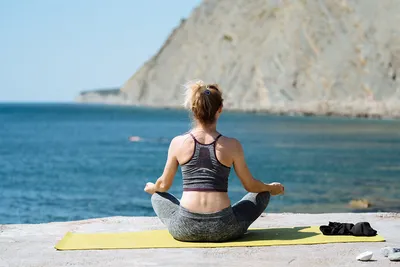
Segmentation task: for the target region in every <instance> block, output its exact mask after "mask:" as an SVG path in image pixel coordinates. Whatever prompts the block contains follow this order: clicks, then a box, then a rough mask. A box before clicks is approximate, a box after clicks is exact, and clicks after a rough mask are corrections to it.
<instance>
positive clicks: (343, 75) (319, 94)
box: [85, 0, 400, 117]
mask: <svg viewBox="0 0 400 267" xmlns="http://www.w3.org/2000/svg"><path fill="white" fill-rule="evenodd" d="M397 25H400V1H392V0H380V1H376V0H293V1H289V0H268V1H266V0H248V1H240V3H239V2H237V3H236V2H235V4H232V1H230V0H205V1H203V3H202V4H201V5H200V6H199V7H197V8H196V9H195V10H194V11H193V12H192V14H191V16H190V17H189V18H188V19H187V20H183V21H181V24H180V26H179V27H177V28H176V29H175V30H174V31H173V32H172V33H171V35H170V36H169V38H168V40H167V41H166V42H165V44H164V45H163V46H162V48H161V49H160V51H159V52H158V53H157V54H156V55H155V56H154V57H153V58H152V59H150V60H149V61H148V62H146V63H145V64H144V65H143V67H142V68H141V69H139V71H138V72H136V73H135V74H134V75H133V76H132V77H131V78H130V79H129V80H128V81H126V83H125V84H124V85H123V86H122V88H121V89H120V94H118V95H117V97H118V98H119V99H120V100H119V102H120V103H121V104H131V105H145V106H157V107H181V106H182V102H183V94H182V87H181V85H182V84H184V83H186V82H187V81H189V80H192V79H202V80H204V81H205V82H216V83H218V84H220V86H221V88H222V89H223V91H224V98H225V107H226V108H229V109H237V110H256V111H268V112H274V113H300V114H328V115H329V114H339V115H349V116H388V117H400V87H399V85H400V82H399V81H400V77H399V76H400V30H399V28H398V27H397ZM91 99H92V98H90V97H86V98H85V102H91ZM93 99H95V98H93ZM114 100H115V99H114ZM105 102H107V101H105ZM114 102H115V101H114ZM117 102H118V101H117Z"/></svg>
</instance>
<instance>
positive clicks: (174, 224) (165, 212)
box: [144, 81, 284, 242]
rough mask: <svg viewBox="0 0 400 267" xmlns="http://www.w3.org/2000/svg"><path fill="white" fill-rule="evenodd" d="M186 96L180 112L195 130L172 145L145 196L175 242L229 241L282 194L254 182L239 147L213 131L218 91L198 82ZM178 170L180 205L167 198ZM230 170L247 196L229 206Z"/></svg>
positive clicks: (219, 104) (281, 189)
mask: <svg viewBox="0 0 400 267" xmlns="http://www.w3.org/2000/svg"><path fill="white" fill-rule="evenodd" d="M186 90H187V95H186V99H185V106H186V107H187V108H189V109H190V110H191V112H192V115H193V119H194V127H193V129H192V130H191V131H189V132H188V133H186V134H183V135H179V136H176V137H175V138H173V139H172V141H171V144H170V147H169V150H168V159H167V162H166V165H165V168H164V172H163V174H162V176H161V177H160V178H158V179H157V181H156V182H155V183H147V184H146V186H145V189H144V190H145V191H146V192H147V193H149V194H151V195H152V197H151V202H152V205H153V208H154V211H155V213H156V214H157V216H158V217H159V218H160V220H161V221H162V222H163V223H164V224H165V225H166V226H167V228H168V231H169V232H170V233H171V235H172V236H173V237H174V238H175V239H177V240H180V241H205V242H222V241H228V240H234V239H236V238H239V237H240V236H242V235H243V234H244V233H245V232H246V231H247V229H248V228H249V226H250V225H251V224H252V223H253V222H254V221H255V220H256V219H257V218H258V217H259V216H260V215H261V213H262V212H263V211H264V210H265V208H266V207H267V205H268V202H269V199H270V196H271V195H272V196H273V195H279V194H283V193H284V187H283V185H282V184H280V183H270V184H265V183H263V182H261V181H259V180H257V179H255V178H253V176H252V175H251V173H250V171H249V169H248V167H247V164H246V161H245V158H244V153H243V149H242V145H241V144H240V142H239V141H238V140H237V139H235V138H230V137H227V136H222V135H221V134H220V133H219V132H218V131H217V122H218V119H219V117H220V115H221V112H222V107H223V99H222V93H221V90H220V88H219V87H218V85H216V84H209V85H207V84H204V83H203V82H201V81H199V82H195V83H192V84H189V85H187V89H186ZM179 165H180V166H181V169H182V176H183V194H182V198H181V200H180V201H179V200H178V199H176V198H175V197H174V196H173V195H171V194H169V193H167V191H168V189H169V188H170V187H171V185H172V182H173V179H174V176H175V174H176V172H177V170H178V166H179ZM231 166H233V167H234V170H235V172H236V174H237V176H238V177H239V179H240V181H241V183H242V184H243V187H244V188H245V189H246V190H247V191H248V192H249V193H248V194H247V195H245V196H244V197H243V199H242V200H240V201H239V202H238V203H236V204H234V205H231V202H230V199H229V197H228V193H227V191H228V176H229V173H230V169H231Z"/></svg>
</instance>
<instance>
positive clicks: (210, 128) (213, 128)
mask: <svg viewBox="0 0 400 267" xmlns="http://www.w3.org/2000/svg"><path fill="white" fill-rule="evenodd" d="M193 130H194V131H201V132H205V133H208V134H212V133H216V132H217V124H216V123H213V124H210V125H203V124H201V123H196V124H195V126H194V127H193Z"/></svg>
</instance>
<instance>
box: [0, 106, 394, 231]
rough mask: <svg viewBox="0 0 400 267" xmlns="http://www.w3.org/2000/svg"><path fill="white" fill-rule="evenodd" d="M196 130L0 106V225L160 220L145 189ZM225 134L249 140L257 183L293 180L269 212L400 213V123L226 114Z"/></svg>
mask: <svg viewBox="0 0 400 267" xmlns="http://www.w3.org/2000/svg"><path fill="white" fill-rule="evenodd" d="M189 127H190V121H189V118H188V115H187V114H186V112H184V111H176V110H153V109H138V108H131V107H111V106H84V105H73V104H71V105H67V104H54V105H53V104H0V224H5V223H40V222H50V221H67V220H79V219H87V218H93V217H106V216H121V215H122V216H153V215H155V214H154V212H153V210H152V208H151V204H150V201H149V200H150V196H149V195H147V194H146V193H145V192H143V187H144V185H145V183H146V182H147V181H155V179H156V178H158V177H159V175H160V174H161V172H162V170H163V168H164V163H165V159H166V156H167V149H168V145H169V140H170V139H171V138H172V137H174V136H175V135H178V134H180V133H182V132H185V131H187V130H188V129H189ZM219 129H220V131H221V132H222V133H223V134H225V135H228V136H234V137H236V138H238V139H239V140H241V142H242V143H243V146H244V149H245V154H246V158H247V161H248V165H249V167H250V169H251V171H252V173H253V175H254V176H255V177H257V178H259V179H261V180H264V181H265V182H273V181H279V182H282V183H284V185H285V189H286V195H285V196H279V197H274V198H273V199H272V200H271V203H270V206H269V207H268V211H270V212H346V211H355V210H352V209H350V208H349V207H348V202H349V201H350V200H351V199H357V198H366V199H368V200H370V201H371V202H372V203H373V206H372V207H371V208H370V209H367V211H400V200H399V193H400V182H399V179H400V122H399V121H379V120H359V119H345V118H316V117H307V118H304V117H279V116H269V115H256V114H240V113H224V114H223V116H222V117H221V120H220V127H219ZM131 135H138V136H141V137H144V138H145V139H144V140H143V141H142V142H138V143H131V142H129V141H128V137H129V136H131ZM163 138H165V139H166V140H164V139H163ZM229 187H230V188H229V190H230V191H229V195H230V196H231V198H232V201H238V200H239V199H240V198H241V197H242V196H243V195H244V194H245V191H244V189H243V188H242V187H241V184H240V182H239V180H238V178H237V177H236V176H235V174H234V172H233V170H232V175H231V177H230V182H229ZM171 192H172V193H173V194H175V195H176V196H177V197H180V196H181V175H180V172H178V174H177V175H176V178H175V181H174V185H173V188H172V190H171Z"/></svg>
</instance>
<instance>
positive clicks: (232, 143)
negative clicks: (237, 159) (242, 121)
mask: <svg viewBox="0 0 400 267" xmlns="http://www.w3.org/2000/svg"><path fill="white" fill-rule="evenodd" d="M221 139H222V140H221V141H222V142H223V144H224V146H226V147H228V148H229V150H231V151H232V152H238V151H240V150H241V149H242V145H241V143H240V141H239V140H238V139H236V138H234V137H228V136H223V137H222V138H221Z"/></svg>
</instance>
